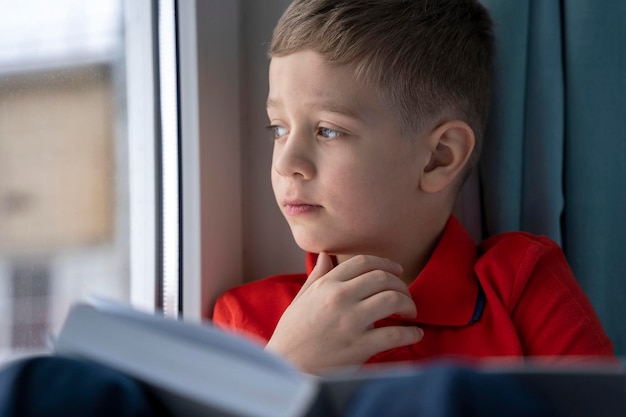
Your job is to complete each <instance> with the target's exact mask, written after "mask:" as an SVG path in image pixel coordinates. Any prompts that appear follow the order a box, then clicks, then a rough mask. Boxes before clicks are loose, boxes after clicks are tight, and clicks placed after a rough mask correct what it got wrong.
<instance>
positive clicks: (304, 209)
mask: <svg viewBox="0 0 626 417" xmlns="http://www.w3.org/2000/svg"><path fill="white" fill-rule="evenodd" d="M321 208H322V206H320V205H318V204H310V203H307V202H304V201H301V200H287V201H285V202H284V203H283V211H284V213H285V214H286V215H288V216H298V215H303V214H310V213H313V212H315V211H317V210H319V209H321Z"/></svg>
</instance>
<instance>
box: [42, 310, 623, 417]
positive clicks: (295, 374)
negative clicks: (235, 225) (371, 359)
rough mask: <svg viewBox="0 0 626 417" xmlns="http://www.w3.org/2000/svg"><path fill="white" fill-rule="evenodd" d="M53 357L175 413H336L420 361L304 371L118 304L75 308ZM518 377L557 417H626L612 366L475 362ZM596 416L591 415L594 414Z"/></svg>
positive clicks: (253, 347)
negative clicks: (112, 372)
mask: <svg viewBox="0 0 626 417" xmlns="http://www.w3.org/2000/svg"><path fill="white" fill-rule="evenodd" d="M54 347H55V352H56V354H58V355H65V356H74V357H80V358H83V359H88V360H92V361H95V362H99V363H101V364H104V365H107V366H109V367H112V368H114V369H117V370H118V371H121V372H124V373H126V374H128V375H129V376H132V377H134V378H135V379H138V380H140V381H142V382H144V383H145V384H146V385H147V386H148V387H150V388H151V389H153V390H154V391H156V393H157V395H158V397H159V398H160V399H161V401H162V402H163V404H164V406H166V407H167V408H168V409H169V411H170V412H171V414H172V415H174V416H188V417H194V416H198V417H199V416H206V415H212V416H236V417H302V416H307V417H310V416H318V415H319V416H331V415H332V416H340V415H342V413H343V411H344V410H345V408H346V406H347V404H348V402H349V400H350V398H351V396H352V395H353V394H354V393H355V392H356V391H357V390H358V389H359V388H360V387H362V386H363V384H365V383H367V382H372V381H375V380H380V379H391V378H396V379H401V378H411V377H415V376H416V375H419V374H420V372H421V371H422V369H423V368H420V367H419V366H401V367H399V366H393V367H392V366H390V367H382V368H381V367H378V368H375V369H373V370H363V371H360V372H354V371H353V372H338V373H337V374H333V375H328V376H325V377H315V376H312V375H306V374H303V373H301V372H299V371H298V370H296V369H294V368H293V367H292V366H291V365H289V364H288V363H287V362H286V361H284V360H283V359H281V358H279V357H277V356H275V355H273V354H272V353H270V352H267V351H265V350H264V349H263V348H262V347H261V346H259V345H257V344H256V343H254V342H252V341H249V340H247V339H245V338H243V337H240V336H236V335H233V334H229V333H226V332H224V331H222V330H220V329H218V328H216V327H213V326H212V325H211V324H209V323H207V324H198V323H188V322H183V321H179V320H175V319H170V318H165V317H162V316H159V315H152V314H148V313H144V312H140V311H137V310H134V309H132V308H130V307H128V306H125V305H120V304H117V303H110V302H104V301H97V302H93V303H90V304H86V303H85V304H77V305H75V306H74V307H73V308H72V310H71V311H70V313H69V315H68V317H67V319H66V322H65V324H64V326H63V328H62V329H61V332H60V333H59V335H58V337H57V338H56V341H55V346H54ZM475 369H476V370H478V371H479V372H484V373H492V374H494V373H495V374H498V373H500V374H503V373H504V374H507V373H508V374H515V375H516V377H520V378H523V379H527V380H528V382H529V383H530V384H532V385H533V386H534V387H535V388H536V390H537V391H538V392H540V393H541V395H542V396H543V398H545V399H546V400H547V401H550V402H552V403H553V404H556V406H557V407H558V408H560V409H561V410H564V411H565V415H572V416H579V415H580V416H585V415H602V416H605V417H606V416H608V417H611V416H618V415H619V416H624V415H626V378H625V374H624V372H622V371H621V370H620V369H619V368H616V367H597V368H596V367H588V366H585V367H580V368H545V367H533V366H524V367H521V366H515V367H511V366H508V367H506V366H503V367H500V366H484V367H483V366H481V367H475ZM598 412H599V413H600V414H598Z"/></svg>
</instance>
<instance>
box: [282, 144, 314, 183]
mask: <svg viewBox="0 0 626 417" xmlns="http://www.w3.org/2000/svg"><path fill="white" fill-rule="evenodd" d="M314 152H315V150H314V146H313V145H312V143H311V140H310V139H309V138H307V137H306V136H305V135H302V134H298V133H297V132H292V133H290V134H289V136H288V137H287V138H286V139H284V140H282V141H280V140H278V141H276V142H274V156H273V167H274V170H275V171H276V172H277V173H278V174H279V175H281V176H283V177H299V178H301V179H304V180H309V179H311V178H313V176H314V175H315V164H314V161H313V156H314Z"/></svg>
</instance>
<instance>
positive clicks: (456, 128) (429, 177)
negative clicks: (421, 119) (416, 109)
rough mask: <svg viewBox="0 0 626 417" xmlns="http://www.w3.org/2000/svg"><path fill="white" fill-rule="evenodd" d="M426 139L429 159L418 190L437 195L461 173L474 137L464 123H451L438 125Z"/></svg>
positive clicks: (474, 139)
mask: <svg viewBox="0 0 626 417" xmlns="http://www.w3.org/2000/svg"><path fill="white" fill-rule="evenodd" d="M426 140H427V141H428V149H429V151H430V159H429V160H428V163H427V164H426V166H425V167H424V169H423V172H422V176H421V178H420V188H421V189H422V190H423V191H425V192H427V193H437V192H439V191H442V190H443V189H445V188H446V187H448V186H449V185H450V184H451V183H453V182H454V181H455V179H456V178H458V177H459V175H460V174H461V173H462V171H463V168H464V167H465V165H466V163H467V161H468V159H469V158H470V156H471V155H472V151H473V150H474V145H475V143H476V137H475V135H474V131H473V130H472V128H471V127H469V125H468V124H467V123H465V122H463V121H461V120H450V121H447V122H444V123H442V124H440V125H439V126H437V127H436V128H435V129H434V130H433V131H432V132H431V133H430V135H429V136H428V137H427V138H426Z"/></svg>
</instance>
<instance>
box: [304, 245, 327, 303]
mask: <svg viewBox="0 0 626 417" xmlns="http://www.w3.org/2000/svg"><path fill="white" fill-rule="evenodd" d="M333 267H334V266H333V261H332V259H331V258H330V256H329V255H328V254H327V253H325V252H320V253H319V255H317V262H316V264H315V268H313V271H311V274H310V275H309V277H308V278H307V279H306V281H305V282H304V284H303V285H302V288H300V291H299V292H298V294H297V295H296V297H295V298H298V296H300V294H302V293H303V292H305V291H306V290H307V289H309V287H310V286H311V285H312V284H313V283H314V282H315V281H317V280H318V279H320V278H321V277H323V276H324V275H326V274H327V273H329V272H330V271H331V270H332V269H333Z"/></svg>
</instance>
